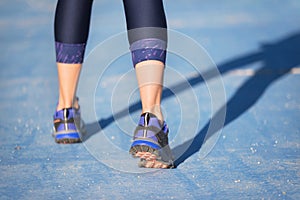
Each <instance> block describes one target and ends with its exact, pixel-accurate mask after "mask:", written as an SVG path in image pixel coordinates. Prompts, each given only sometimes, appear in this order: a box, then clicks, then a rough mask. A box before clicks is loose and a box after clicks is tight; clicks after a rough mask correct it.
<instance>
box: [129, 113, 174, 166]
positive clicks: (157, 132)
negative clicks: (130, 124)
mask: <svg viewBox="0 0 300 200" xmlns="http://www.w3.org/2000/svg"><path fill="white" fill-rule="evenodd" d="M168 133H169V129H168V127H167V124H166V123H165V122H163V124H162V125H161V123H160V121H159V120H158V119H157V117H156V116H155V115H154V114H151V113H148V112H146V113H144V114H142V115H141V118H140V121H139V124H138V126H137V127H136V130H135V133H134V138H133V143H132V145H131V148H130V150H129V153H130V154H131V155H132V156H133V157H135V158H140V159H141V160H140V163H139V166H140V167H146V168H173V167H174V164H173V155H172V152H171V149H170V147H169V144H168Z"/></svg>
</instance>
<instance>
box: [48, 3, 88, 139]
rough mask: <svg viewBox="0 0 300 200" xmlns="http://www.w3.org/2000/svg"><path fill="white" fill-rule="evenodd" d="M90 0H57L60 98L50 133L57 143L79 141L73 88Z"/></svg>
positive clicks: (56, 26)
mask: <svg viewBox="0 0 300 200" xmlns="http://www.w3.org/2000/svg"><path fill="white" fill-rule="evenodd" d="M92 2H93V1H92V0H58V2H57V7H56V12H55V24H54V31H55V50H56V62H57V69H58V80H59V99H58V105H57V108H56V112H55V114H54V117H53V118H54V120H53V121H54V129H55V130H54V133H53V136H54V138H55V141H56V142H57V143H75V142H80V141H81V139H80V134H79V133H80V132H82V123H81V117H80V111H79V105H78V102H77V100H76V98H75V97H76V89H77V83H78V79H79V75H80V70H81V66H82V63H83V59H84V52H85V46H86V42H87V38H88V33H89V25H90V16H91V8H92Z"/></svg>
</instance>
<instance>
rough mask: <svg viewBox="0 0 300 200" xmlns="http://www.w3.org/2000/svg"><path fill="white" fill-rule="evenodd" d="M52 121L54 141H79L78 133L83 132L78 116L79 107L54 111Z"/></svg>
mask: <svg viewBox="0 0 300 200" xmlns="http://www.w3.org/2000/svg"><path fill="white" fill-rule="evenodd" d="M53 123H54V126H53V129H54V132H53V137H54V139H55V142H57V143H62V144H70V143H78V142H81V139H80V134H81V132H83V129H84V128H83V127H84V124H83V121H82V120H81V117H80V109H76V108H64V109H62V110H59V111H56V112H55V114H54V116H53Z"/></svg>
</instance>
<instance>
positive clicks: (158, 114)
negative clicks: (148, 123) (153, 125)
mask: <svg viewBox="0 0 300 200" xmlns="http://www.w3.org/2000/svg"><path fill="white" fill-rule="evenodd" d="M146 112H149V113H151V114H153V115H155V116H156V117H157V119H158V120H159V121H160V123H161V124H163V121H164V117H163V114H162V112H161V108H160V106H159V105H156V106H153V107H150V108H143V110H142V113H146Z"/></svg>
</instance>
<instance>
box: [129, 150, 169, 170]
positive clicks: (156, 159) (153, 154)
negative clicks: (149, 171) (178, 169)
mask: <svg viewBox="0 0 300 200" xmlns="http://www.w3.org/2000/svg"><path fill="white" fill-rule="evenodd" d="M129 153H130V154H131V155H132V156H133V157H134V158H140V162H139V164H138V166H139V167H144V168H162V169H170V168H174V166H173V164H170V163H168V162H164V161H162V160H161V159H160V156H159V155H160V151H159V150H158V149H154V148H152V147H150V146H147V145H136V146H132V147H131V148H130V150H129Z"/></svg>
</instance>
